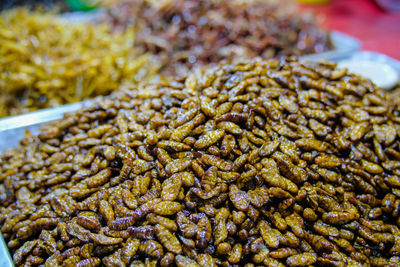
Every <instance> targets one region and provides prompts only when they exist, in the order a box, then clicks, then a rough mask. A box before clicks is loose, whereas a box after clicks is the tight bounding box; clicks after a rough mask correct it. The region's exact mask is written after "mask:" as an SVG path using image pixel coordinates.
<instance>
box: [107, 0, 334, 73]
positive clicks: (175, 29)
mask: <svg viewBox="0 0 400 267" xmlns="http://www.w3.org/2000/svg"><path fill="white" fill-rule="evenodd" d="M272 2H273V1H266V0H252V1H236V0H234V1H224V0H188V1H183V0H177V1H163V4H158V5H155V6H151V5H149V4H148V1H143V0H133V1H128V2H126V3H125V4H122V5H119V7H117V8H114V9H111V10H110V11H109V12H108V15H107V18H106V19H107V20H108V21H109V22H110V23H112V24H113V25H114V26H115V27H116V28H122V29H123V28H125V27H131V26H133V27H135V28H137V36H136V45H137V46H139V47H142V48H143V49H144V50H145V51H150V52H152V53H154V54H156V55H158V56H159V59H160V60H161V61H162V62H163V63H164V65H165V69H164V73H168V74H170V73H173V74H181V73H186V71H187V68H191V67H192V66H194V65H203V64H208V63H218V62H219V61H221V60H232V59H238V58H254V57H257V56H260V57H262V58H264V59H269V58H273V57H282V56H289V55H292V56H301V55H305V54H314V53H319V52H323V51H327V50H331V49H332V48H333V45H332V42H331V40H330V37H329V33H328V32H327V31H326V30H323V29H321V28H320V26H319V25H318V23H317V22H316V20H315V19H314V17H312V16H309V15H304V14H302V15H300V14H299V13H298V10H297V9H296V8H293V5H290V4H289V1H278V2H280V4H276V1H274V2H275V4H273V3H272Z"/></svg>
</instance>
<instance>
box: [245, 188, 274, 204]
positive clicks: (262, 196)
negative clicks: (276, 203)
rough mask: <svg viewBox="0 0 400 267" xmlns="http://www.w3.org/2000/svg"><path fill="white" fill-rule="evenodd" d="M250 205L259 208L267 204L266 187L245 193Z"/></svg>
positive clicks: (267, 194)
mask: <svg viewBox="0 0 400 267" xmlns="http://www.w3.org/2000/svg"><path fill="white" fill-rule="evenodd" d="M247 195H248V198H249V200H250V203H251V204H253V205H254V206H255V207H257V208H261V207H262V206H263V205H265V204H267V203H268V200H269V191H268V189H267V188H266V187H257V188H256V189H254V190H249V191H248V192H247Z"/></svg>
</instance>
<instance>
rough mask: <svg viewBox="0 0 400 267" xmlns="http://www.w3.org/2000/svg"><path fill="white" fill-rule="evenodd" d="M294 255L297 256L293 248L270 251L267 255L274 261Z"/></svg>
mask: <svg viewBox="0 0 400 267" xmlns="http://www.w3.org/2000/svg"><path fill="white" fill-rule="evenodd" d="M296 254H298V252H297V250H296V249H294V248H279V249H276V250H274V251H271V252H270V253H269V256H271V257H272V258H276V259H282V258H287V257H289V256H292V255H296Z"/></svg>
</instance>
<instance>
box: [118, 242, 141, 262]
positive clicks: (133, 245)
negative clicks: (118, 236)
mask: <svg viewBox="0 0 400 267" xmlns="http://www.w3.org/2000/svg"><path fill="white" fill-rule="evenodd" d="M139 246H140V241H139V239H131V238H129V239H128V241H127V242H126V244H125V246H124V247H123V248H122V249H121V260H122V262H123V263H125V264H128V263H129V262H130V261H131V259H132V257H133V256H135V255H136V252H137V250H138V249H139Z"/></svg>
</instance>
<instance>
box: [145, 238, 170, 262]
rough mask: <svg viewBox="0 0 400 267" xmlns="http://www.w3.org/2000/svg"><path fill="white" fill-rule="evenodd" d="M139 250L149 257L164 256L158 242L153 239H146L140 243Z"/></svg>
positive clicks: (158, 257) (159, 257)
mask: <svg viewBox="0 0 400 267" xmlns="http://www.w3.org/2000/svg"><path fill="white" fill-rule="evenodd" d="M139 250H140V251H141V252H143V253H144V254H146V255H147V256H149V257H153V258H157V259H161V258H162V257H163V256H164V250H163V247H162V246H161V244H160V243H158V242H157V241H154V240H146V241H145V242H143V243H141V244H140V246H139Z"/></svg>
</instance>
